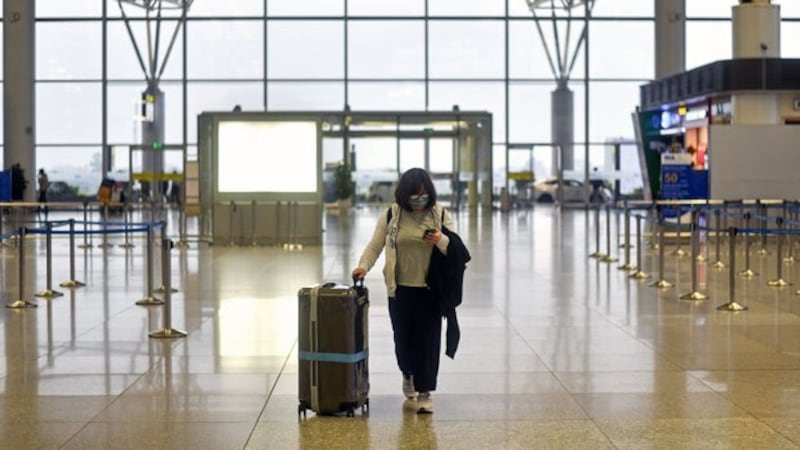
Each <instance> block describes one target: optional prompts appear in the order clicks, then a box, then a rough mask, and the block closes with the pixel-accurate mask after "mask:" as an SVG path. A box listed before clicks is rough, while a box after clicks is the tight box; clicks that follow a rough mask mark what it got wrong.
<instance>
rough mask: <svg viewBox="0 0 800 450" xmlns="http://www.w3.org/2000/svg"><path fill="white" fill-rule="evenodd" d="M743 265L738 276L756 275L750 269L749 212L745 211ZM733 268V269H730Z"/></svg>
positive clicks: (750, 276) (751, 276) (749, 276)
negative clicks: (743, 267)
mask: <svg viewBox="0 0 800 450" xmlns="http://www.w3.org/2000/svg"><path fill="white" fill-rule="evenodd" d="M744 227H745V230H744V265H745V269H744V270H742V271H741V272H739V276H740V277H742V278H753V277H754V276H756V275H758V274H757V273H755V272H753V270H752V269H750V244H751V242H750V241H751V239H750V234H751V232H750V213H749V212H747V213H745V214H744ZM731 270H733V269H731Z"/></svg>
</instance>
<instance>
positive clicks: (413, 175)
mask: <svg viewBox="0 0 800 450" xmlns="http://www.w3.org/2000/svg"><path fill="white" fill-rule="evenodd" d="M420 188H422V189H424V190H425V193H426V194H428V204H427V205H425V209H428V208H430V207H431V206H433V205H435V204H436V188H434V187H433V181H431V176H430V175H428V172H427V171H426V170H425V169H420V168H413V169H408V170H406V171H405V172H404V173H403V175H401V176H400V181H399V182H398V183H397V189H396V190H395V191H394V200H395V201H396V202H397V204H398V205H400V206H401V207H402V208H403V209H405V210H406V211H411V206H410V205H409V204H408V198H409V197H411V196H412V195H417V194H419V191H420Z"/></svg>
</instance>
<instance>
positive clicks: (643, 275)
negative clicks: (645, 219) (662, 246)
mask: <svg viewBox="0 0 800 450" xmlns="http://www.w3.org/2000/svg"><path fill="white" fill-rule="evenodd" d="M643 264H644V262H643V261H642V217H641V216H636V273H634V274H632V275H631V278H634V279H637V280H644V279H645V278H650V275H649V274H647V273H644V272H642V265H643Z"/></svg>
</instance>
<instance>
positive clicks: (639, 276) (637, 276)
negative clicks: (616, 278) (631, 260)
mask: <svg viewBox="0 0 800 450" xmlns="http://www.w3.org/2000/svg"><path fill="white" fill-rule="evenodd" d="M631 278H633V279H634V280H646V279H648V278H650V274H649V273H644V272H642V271H639V272H636V273H634V274H632V275H631Z"/></svg>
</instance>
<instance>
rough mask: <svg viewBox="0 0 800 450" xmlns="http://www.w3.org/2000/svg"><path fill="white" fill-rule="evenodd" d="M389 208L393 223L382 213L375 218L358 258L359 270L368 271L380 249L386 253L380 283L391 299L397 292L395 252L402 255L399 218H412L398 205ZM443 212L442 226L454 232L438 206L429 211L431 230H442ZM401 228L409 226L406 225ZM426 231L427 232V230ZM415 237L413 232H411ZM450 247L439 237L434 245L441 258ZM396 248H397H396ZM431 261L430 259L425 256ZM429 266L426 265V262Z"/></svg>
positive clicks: (450, 220) (451, 224) (448, 241)
mask: <svg viewBox="0 0 800 450" xmlns="http://www.w3.org/2000/svg"><path fill="white" fill-rule="evenodd" d="M391 208H392V219H391V220H390V221H387V214H386V213H385V212H384V213H382V214H381V215H380V216H379V217H378V223H377V224H375V231H374V232H373V233H372V239H370V241H369V243H368V244H367V247H366V248H365V249H364V253H363V254H362V255H361V258H360V259H359V261H358V267H360V268H362V269H364V270H366V271H369V270H370V269H372V267H373V266H374V265H375V262H376V261H377V260H378V258H379V257H380V255H381V252H382V251H383V249H384V248H385V249H386V265H384V267H383V279H384V282H385V283H386V292H387V294H388V296H389V297H390V298H393V297H394V294H395V290H396V289H397V276H396V266H397V254H398V252H401V253H402V252H403V250H404V246H403V239H398V234H399V233H400V224H401V216H403V215H406V214H411V213H409V212H408V211H405V210H403V208H401V207H400V205H398V204H396V203H395V204H393V205H392V206H391ZM443 210H444V226H446V227H447V228H449V229H451V230H452V229H453V218H452V217H451V216H450V212H449V211H447V210H446V209H443V208H442V207H441V206H439V205H434V206H433V208H431V214H430V215H431V216H432V219H433V224H434V227H433V228H437V229H441V228H442V211H443ZM402 223H403V224H406V222H405V220H403V221H402ZM404 226H406V227H407V226H408V225H407V224H406V225H404ZM426 228H429V227H427V226H426ZM424 231H425V228H423V229H422V232H424ZM413 232H414V233H417V231H416V230H414V231H413ZM422 232H419V236H420V239H421V237H422ZM449 243H450V239H449V238H448V237H447V236H445V235H444V234H442V238H441V239H440V240H439V242H438V243H436V248H438V249H439V251H441V252H442V253H443V254H445V255H446V254H447V245H448V244H449ZM398 247H399V248H398ZM428 258H430V255H429V256H428ZM428 263H429V261H428ZM426 267H427V264H426Z"/></svg>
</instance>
